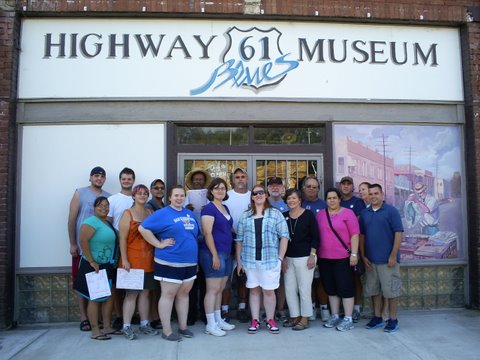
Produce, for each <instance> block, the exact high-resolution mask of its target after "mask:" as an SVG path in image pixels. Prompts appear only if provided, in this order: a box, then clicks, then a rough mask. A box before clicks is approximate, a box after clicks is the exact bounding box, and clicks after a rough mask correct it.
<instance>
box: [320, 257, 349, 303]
mask: <svg viewBox="0 0 480 360" xmlns="http://www.w3.org/2000/svg"><path fill="white" fill-rule="evenodd" d="M318 267H319V270H320V279H321V280H322V285H323V288H324V289H325V292H326V293H327V294H328V295H330V296H338V297H340V298H346V299H348V298H352V297H354V296H355V285H354V277H353V267H351V266H350V258H349V257H348V258H344V259H319V260H318Z"/></svg>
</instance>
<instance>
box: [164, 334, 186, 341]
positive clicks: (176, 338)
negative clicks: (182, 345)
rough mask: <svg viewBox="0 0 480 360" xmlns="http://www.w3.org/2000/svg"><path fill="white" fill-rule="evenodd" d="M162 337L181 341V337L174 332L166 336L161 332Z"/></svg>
mask: <svg viewBox="0 0 480 360" xmlns="http://www.w3.org/2000/svg"><path fill="white" fill-rule="evenodd" d="M162 338H163V339H165V340H168V341H182V337H181V336H180V335H179V334H175V333H171V334H170V335H168V336H167V335H165V334H164V333H163V332H162Z"/></svg>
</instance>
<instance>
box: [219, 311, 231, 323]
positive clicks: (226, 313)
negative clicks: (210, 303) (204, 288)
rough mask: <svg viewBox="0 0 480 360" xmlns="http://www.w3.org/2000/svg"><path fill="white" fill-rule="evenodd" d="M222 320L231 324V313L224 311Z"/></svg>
mask: <svg viewBox="0 0 480 360" xmlns="http://www.w3.org/2000/svg"><path fill="white" fill-rule="evenodd" d="M221 316H222V319H223V320H225V321H226V322H227V323H228V322H230V311H225V310H222V315H221Z"/></svg>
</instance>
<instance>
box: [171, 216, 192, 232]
mask: <svg viewBox="0 0 480 360" xmlns="http://www.w3.org/2000/svg"><path fill="white" fill-rule="evenodd" d="M173 221H174V222H176V223H177V222H179V221H182V222H183V226H184V227H185V230H193V229H195V219H193V218H191V217H190V215H187V216H180V217H178V218H175V219H174V220H173Z"/></svg>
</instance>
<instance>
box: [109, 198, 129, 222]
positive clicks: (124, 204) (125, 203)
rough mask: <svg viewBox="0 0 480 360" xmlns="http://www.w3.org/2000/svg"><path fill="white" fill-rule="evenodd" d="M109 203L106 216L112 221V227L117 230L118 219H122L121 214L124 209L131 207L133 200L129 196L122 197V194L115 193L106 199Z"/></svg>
mask: <svg viewBox="0 0 480 360" xmlns="http://www.w3.org/2000/svg"><path fill="white" fill-rule="evenodd" d="M108 202H109V203H110V211H109V212H108V216H109V217H111V218H112V219H113V227H114V228H115V229H117V230H119V227H120V219H121V218H122V215H123V212H124V211H125V210H126V209H129V208H131V207H132V205H133V198H132V196H131V195H124V194H122V193H117V194H115V195H112V196H110V197H109V198H108Z"/></svg>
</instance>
